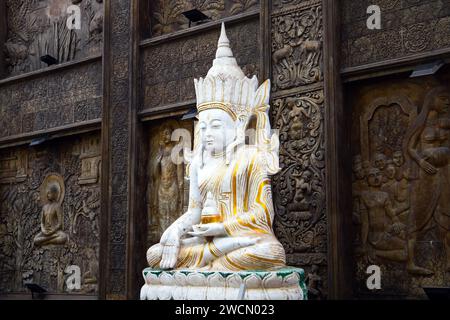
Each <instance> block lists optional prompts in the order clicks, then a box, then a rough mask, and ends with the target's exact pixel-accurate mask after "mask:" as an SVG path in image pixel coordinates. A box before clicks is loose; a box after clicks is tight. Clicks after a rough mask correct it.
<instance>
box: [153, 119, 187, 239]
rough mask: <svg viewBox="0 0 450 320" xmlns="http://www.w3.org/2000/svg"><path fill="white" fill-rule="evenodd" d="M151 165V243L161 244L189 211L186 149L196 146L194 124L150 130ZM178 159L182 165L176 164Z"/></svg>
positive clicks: (170, 124) (171, 123)
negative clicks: (193, 144) (165, 234)
mask: <svg viewBox="0 0 450 320" xmlns="http://www.w3.org/2000/svg"><path fill="white" fill-rule="evenodd" d="M149 133H150V134H149V140H150V143H149V150H150V152H149V157H148V164H147V172H148V183H147V210H148V222H149V225H148V243H149V245H150V244H154V243H156V242H158V241H159V239H160V238H161V235H162V233H163V232H164V230H166V229H167V228H168V227H169V226H170V225H171V224H172V223H173V222H174V221H175V220H176V219H177V218H178V217H179V216H181V215H182V214H183V213H184V212H186V210H187V206H188V200H189V181H187V180H186V179H185V176H186V164H185V162H184V161H182V159H183V158H182V157H183V148H184V146H186V147H189V146H191V145H192V140H193V122H192V121H187V120H186V121H176V120H166V121H163V122H159V123H158V124H155V125H152V126H151V127H150V128H149ZM177 157H179V158H178V161H174V160H176V159H177Z"/></svg>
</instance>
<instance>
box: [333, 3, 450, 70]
mask: <svg viewBox="0 0 450 320" xmlns="http://www.w3.org/2000/svg"><path fill="white" fill-rule="evenodd" d="M371 4H373V3H372V2H370V1H352V0H344V1H342V15H341V16H342V17H343V24H342V58H343V61H342V63H343V66H344V67H354V66H359V65H364V64H368V63H374V62H380V61H383V60H387V59H394V58H399V57H405V56H408V55H412V54H415V53H420V52H426V51H431V50H434V49H441V48H446V47H448V46H449V45H450V4H449V3H448V1H439V0H426V1H416V0H410V1H400V0H384V1H378V2H377V4H378V5H379V6H380V8H381V21H382V25H381V27H382V28H381V30H369V29H368V28H367V26H366V21H367V18H368V17H369V15H368V14H366V10H367V7H368V6H369V5H371Z"/></svg>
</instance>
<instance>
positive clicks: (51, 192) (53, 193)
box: [47, 188, 58, 202]
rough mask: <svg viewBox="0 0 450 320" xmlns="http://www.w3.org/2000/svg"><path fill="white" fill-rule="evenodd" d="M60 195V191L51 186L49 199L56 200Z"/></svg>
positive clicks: (48, 194)
mask: <svg viewBox="0 0 450 320" xmlns="http://www.w3.org/2000/svg"><path fill="white" fill-rule="evenodd" d="M57 196H58V192H57V191H56V190H55V189H54V188H50V189H49V190H48V191H47V199H48V201H51V202H53V201H56V197H57Z"/></svg>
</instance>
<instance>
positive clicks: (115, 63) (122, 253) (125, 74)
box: [99, 0, 145, 299]
mask: <svg viewBox="0 0 450 320" xmlns="http://www.w3.org/2000/svg"><path fill="white" fill-rule="evenodd" d="M138 17H139V3H138V1H131V0H123V1H105V18H104V48H103V86H104V87H103V120H102V186H101V187H102V202H101V246H102V247H101V252H100V279H101V281H100V288H99V291H100V297H101V298H106V299H126V298H137V296H138V288H137V285H138V284H139V281H138V279H137V277H138V276H139V273H138V272H137V268H138V266H137V264H136V261H138V260H137V259H136V255H138V254H139V255H143V256H144V255H145V251H143V252H140V249H139V250H137V249H135V245H136V239H139V232H136V225H137V224H136V219H137V218H138V217H137V215H136V214H135V213H136V212H137V210H136V205H137V202H136V201H135V200H136V197H137V195H136V194H137V192H136V184H137V182H136V175H137V165H136V163H137V161H136V160H137V158H138V155H137V151H138V149H137V141H138V137H139V132H140V131H139V123H138V121H137V106H136V104H137V98H136V96H137V88H138V85H137V81H138V75H137V70H138V45H139V30H138ZM138 251H139V252H138Z"/></svg>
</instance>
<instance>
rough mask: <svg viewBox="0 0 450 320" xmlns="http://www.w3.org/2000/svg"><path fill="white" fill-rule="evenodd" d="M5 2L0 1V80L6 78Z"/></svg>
mask: <svg viewBox="0 0 450 320" xmlns="http://www.w3.org/2000/svg"><path fill="white" fill-rule="evenodd" d="M6 19H7V15H6V0H0V79H1V78H4V77H6V63H5V58H6V56H5V50H4V48H5V43H6V37H7V34H8V24H7V22H6V21H7V20H6Z"/></svg>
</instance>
